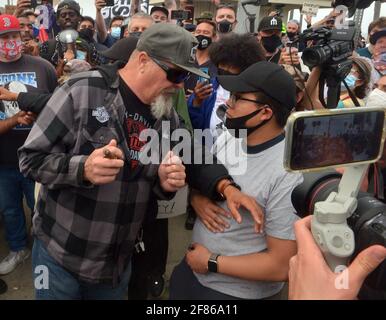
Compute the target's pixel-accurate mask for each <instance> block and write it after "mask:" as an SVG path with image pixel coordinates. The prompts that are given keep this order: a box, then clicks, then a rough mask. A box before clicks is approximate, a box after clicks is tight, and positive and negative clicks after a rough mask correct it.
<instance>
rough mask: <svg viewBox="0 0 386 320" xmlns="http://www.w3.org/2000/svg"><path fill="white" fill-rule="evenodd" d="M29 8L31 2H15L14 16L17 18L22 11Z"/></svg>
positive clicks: (24, 0)
mask: <svg viewBox="0 0 386 320" xmlns="http://www.w3.org/2000/svg"><path fill="white" fill-rule="evenodd" d="M30 8H31V0H17V3H16V10H15V15H16V16H18V15H19V14H21V13H22V12H23V11H24V10H26V9H30Z"/></svg>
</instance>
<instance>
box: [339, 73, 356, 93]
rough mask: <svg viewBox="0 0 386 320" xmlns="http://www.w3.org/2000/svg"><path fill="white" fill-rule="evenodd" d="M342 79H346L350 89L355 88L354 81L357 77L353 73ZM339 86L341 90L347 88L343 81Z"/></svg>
mask: <svg viewBox="0 0 386 320" xmlns="http://www.w3.org/2000/svg"><path fill="white" fill-rule="evenodd" d="M344 80H345V81H346V83H347V86H348V87H349V88H350V89H352V88H355V82H357V80H358V78H357V77H356V76H354V75H353V74H349V75H348V76H347V77H346V78H345V79H344ZM341 86H342V87H341V88H342V90H347V88H346V86H345V85H344V83H343V82H342V84H341Z"/></svg>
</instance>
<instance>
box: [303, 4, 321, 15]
mask: <svg viewBox="0 0 386 320" xmlns="http://www.w3.org/2000/svg"><path fill="white" fill-rule="evenodd" d="M318 11H319V6H318V5H316V4H312V3H303V8H302V14H303V15H308V16H312V17H316V15H317V14H318Z"/></svg>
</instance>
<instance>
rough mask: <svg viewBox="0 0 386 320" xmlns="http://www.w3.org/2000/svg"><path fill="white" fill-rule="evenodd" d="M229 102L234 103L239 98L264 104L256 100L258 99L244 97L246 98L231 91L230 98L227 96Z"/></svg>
mask: <svg viewBox="0 0 386 320" xmlns="http://www.w3.org/2000/svg"><path fill="white" fill-rule="evenodd" d="M229 100H230V102H231V103H232V105H234V104H236V102H237V101H239V100H242V101H248V102H252V103H257V104H266V103H264V102H261V101H258V100H252V99H246V98H242V97H241V96H240V95H239V94H237V93H232V94H231V96H230V98H229Z"/></svg>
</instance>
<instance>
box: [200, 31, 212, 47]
mask: <svg viewBox="0 0 386 320" xmlns="http://www.w3.org/2000/svg"><path fill="white" fill-rule="evenodd" d="M196 39H197V41H198V47H197V49H198V50H205V49H207V48H208V47H209V46H210V44H211V43H212V38H210V37H207V36H204V35H201V34H200V35H198V36H196Z"/></svg>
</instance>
